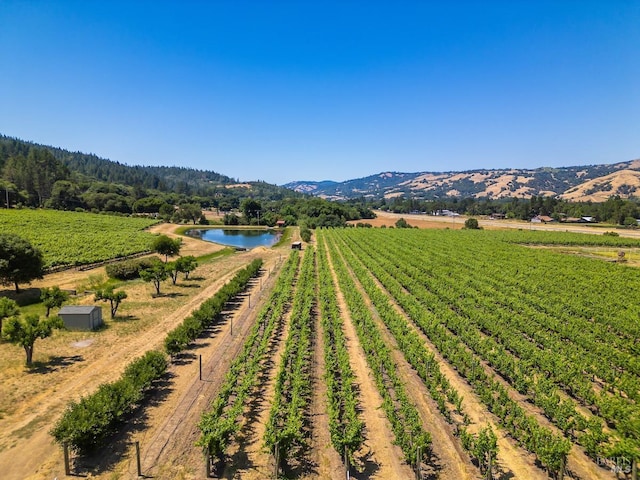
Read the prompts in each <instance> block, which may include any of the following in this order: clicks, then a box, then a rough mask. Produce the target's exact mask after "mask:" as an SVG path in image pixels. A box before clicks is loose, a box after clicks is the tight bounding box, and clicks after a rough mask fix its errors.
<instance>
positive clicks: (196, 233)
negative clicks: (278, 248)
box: [187, 228, 282, 250]
mask: <svg viewBox="0 0 640 480" xmlns="http://www.w3.org/2000/svg"><path fill="white" fill-rule="evenodd" d="M187 235H189V236H192V237H199V238H201V239H202V240H206V241H207V242H213V243H220V244H222V245H228V246H230V247H236V248H245V249H247V250H249V249H252V248H255V247H270V246H272V245H273V244H274V243H276V242H277V241H278V240H280V235H282V232H279V231H275V230H241V229H227V228H207V229H202V230H189V231H188V232H187Z"/></svg>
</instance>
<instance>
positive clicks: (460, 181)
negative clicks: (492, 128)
mask: <svg viewBox="0 0 640 480" xmlns="http://www.w3.org/2000/svg"><path fill="white" fill-rule="evenodd" d="M283 186H284V187H285V188H289V189H292V190H295V191H297V192H300V193H307V194H311V195H315V196H318V197H322V198H326V199H330V200H347V199H351V198H360V197H365V198H371V199H380V198H387V199H390V198H394V197H401V196H404V197H409V196H410V197H412V198H421V199H425V200H432V199H446V198H471V197H473V198H478V199H482V198H487V199H501V198H531V197H532V196H552V197H559V198H562V199H565V200H571V201H592V202H603V201H606V200H607V198H609V197H610V196H612V195H619V196H620V197H621V198H629V197H638V196H640V159H637V160H630V161H626V162H620V163H614V164H601V165H587V166H574V167H559V168H549V167H542V168H536V169H515V168H511V169H481V170H469V171H464V172H416V173H403V172H391V171H389V172H382V173H378V174H376V175H371V176H368V177H363V178H358V179H354V180H347V181H344V182H333V181H328V180H327V181H322V182H307V181H296V182H291V183H288V184H286V185H283Z"/></svg>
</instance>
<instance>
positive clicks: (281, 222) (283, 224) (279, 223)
mask: <svg viewBox="0 0 640 480" xmlns="http://www.w3.org/2000/svg"><path fill="white" fill-rule="evenodd" d="M286 224H287V222H285V221H284V220H278V221H277V222H276V227H278V228H282V227H284V226H285V225H286Z"/></svg>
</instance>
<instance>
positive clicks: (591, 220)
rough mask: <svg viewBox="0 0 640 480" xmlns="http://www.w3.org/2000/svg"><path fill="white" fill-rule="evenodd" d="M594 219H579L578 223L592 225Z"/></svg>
mask: <svg viewBox="0 0 640 480" xmlns="http://www.w3.org/2000/svg"><path fill="white" fill-rule="evenodd" d="M595 221H596V219H595V218H594V217H580V220H579V222H580V223H593V222H595Z"/></svg>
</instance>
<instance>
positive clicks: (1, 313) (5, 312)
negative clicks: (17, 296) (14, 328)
mask: <svg viewBox="0 0 640 480" xmlns="http://www.w3.org/2000/svg"><path fill="white" fill-rule="evenodd" d="M18 315H20V309H19V308H18V304H17V303H16V302H15V300H11V299H10V298H7V297H2V298H0V338H2V321H3V320H4V319H5V318H9V317H16V316H18Z"/></svg>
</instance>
